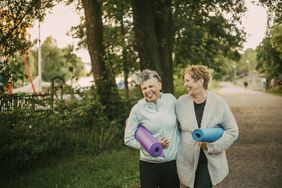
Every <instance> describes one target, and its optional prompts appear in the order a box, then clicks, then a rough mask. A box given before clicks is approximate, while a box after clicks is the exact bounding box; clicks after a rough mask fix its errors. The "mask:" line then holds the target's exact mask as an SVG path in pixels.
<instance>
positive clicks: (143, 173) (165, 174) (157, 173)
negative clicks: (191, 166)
mask: <svg viewBox="0 0 282 188" xmlns="http://www.w3.org/2000/svg"><path fill="white" fill-rule="evenodd" d="M139 164H140V168H139V169H140V183H141V188H179V179H178V175H177V170H176V161H175V160H174V161H170V162H164V163H149V162H145V161H140V163H139Z"/></svg>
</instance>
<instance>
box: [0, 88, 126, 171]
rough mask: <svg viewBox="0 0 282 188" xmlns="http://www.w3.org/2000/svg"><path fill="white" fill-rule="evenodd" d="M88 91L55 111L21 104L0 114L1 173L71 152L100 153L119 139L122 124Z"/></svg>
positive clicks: (63, 103)
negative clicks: (19, 106)
mask: <svg viewBox="0 0 282 188" xmlns="http://www.w3.org/2000/svg"><path fill="white" fill-rule="evenodd" d="M88 92H92V93H88V94H87V95H85V96H83V100H75V99H71V100H68V101H58V102H57V103H56V104H55V105H54V109H53V110H52V111H49V110H46V111H43V112H40V113H38V112H36V111H32V109H30V108H24V107H22V108H14V109H13V110H11V111H9V112H7V113H5V114H1V122H0V161H1V162H0V174H1V175H4V174H6V175H7V174H11V173H15V172H21V171H22V170H26V169H28V168H31V167H34V166H37V165H44V164H45V163H48V161H50V160H51V159H52V158H58V157H62V156H67V155H69V154H72V153H83V152H88V153H92V154H99V153H101V152H102V151H103V150H105V149H108V148H111V147H112V143H113V142H114V143H116V142H118V141H119V140H118V139H120V138H121V133H122V130H121V129H120V128H119V127H120V124H119V123H118V121H114V120H112V121H110V120H109V119H108V118H107V116H106V115H105V114H104V112H103V106H102V105H101V104H99V103H98V102H97V101H98V100H97V99H96V95H95V93H93V91H88ZM26 114H29V115H26ZM2 117H3V118H2ZM2 120H3V121H2ZM7 171H9V172H8V173H7ZM1 175H0V176H1Z"/></svg>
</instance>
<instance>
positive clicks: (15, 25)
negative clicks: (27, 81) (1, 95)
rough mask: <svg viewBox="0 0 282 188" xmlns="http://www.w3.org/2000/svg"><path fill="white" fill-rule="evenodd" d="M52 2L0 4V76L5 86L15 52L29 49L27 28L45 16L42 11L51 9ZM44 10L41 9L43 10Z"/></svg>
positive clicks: (26, 0) (24, 0)
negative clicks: (2, 76) (3, 76)
mask: <svg viewBox="0 0 282 188" xmlns="http://www.w3.org/2000/svg"><path fill="white" fill-rule="evenodd" d="M53 3H54V1H39V0H3V1H1V3H0V20H1V22H0V59H1V61H2V62H1V66H0V74H1V75H5V80H6V83H5V85H6V84H7V82H8V81H10V82H11V81H12V79H11V74H12V73H11V70H13V69H12V67H11V60H12V58H13V57H14V56H15V53H16V52H20V53H22V52H23V51H24V50H27V49H29V48H30V47H31V42H30V41H29V40H28V37H27V35H28V33H27V30H28V28H30V27H31V25H32V23H33V21H34V20H35V19H37V18H39V19H42V18H43V17H44V16H45V13H44V11H45V10H46V9H48V8H51V7H52V6H53V5H54V4H53ZM43 7H44V9H41V8H43Z"/></svg>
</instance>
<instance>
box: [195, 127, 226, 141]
mask: <svg viewBox="0 0 282 188" xmlns="http://www.w3.org/2000/svg"><path fill="white" fill-rule="evenodd" d="M223 131H224V129H223V128H204V129H195V130H194V131H193V133H192V137H193V139H194V140H195V141H197V142H214V141H216V140H217V139H219V138H220V137H221V136H222V134H223Z"/></svg>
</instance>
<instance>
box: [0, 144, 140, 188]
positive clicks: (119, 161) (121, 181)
mask: <svg viewBox="0 0 282 188" xmlns="http://www.w3.org/2000/svg"><path fill="white" fill-rule="evenodd" d="M138 161H139V150H134V149H130V148H128V147H126V146H124V147H121V148H120V149H119V150H113V151H107V152H105V153H103V154H101V155H99V156H91V155H78V156H73V157H69V158H68V159H66V160H62V161H59V160H58V161H56V162H54V163H53V164H50V165H49V166H47V167H45V168H41V169H35V170H34V171H31V172H29V173H28V174H25V175H22V176H19V177H13V178H12V179H10V180H9V181H7V182H0V187H1V188H57V187H58V188H138V187H139V170H138V169H139V166H138V165H139V164H138Z"/></svg>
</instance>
